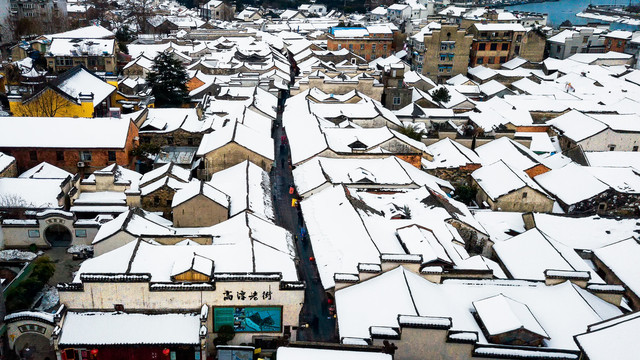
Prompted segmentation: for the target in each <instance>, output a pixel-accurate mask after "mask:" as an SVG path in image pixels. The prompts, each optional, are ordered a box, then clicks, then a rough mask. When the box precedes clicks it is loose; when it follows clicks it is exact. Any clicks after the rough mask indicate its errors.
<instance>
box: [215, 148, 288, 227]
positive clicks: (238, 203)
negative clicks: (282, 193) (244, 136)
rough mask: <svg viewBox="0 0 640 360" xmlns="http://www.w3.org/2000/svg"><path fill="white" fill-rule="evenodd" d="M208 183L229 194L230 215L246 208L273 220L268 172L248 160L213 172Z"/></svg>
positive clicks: (261, 216) (259, 215)
mask: <svg viewBox="0 0 640 360" xmlns="http://www.w3.org/2000/svg"><path fill="white" fill-rule="evenodd" d="M209 184H211V185H212V186H213V187H215V188H216V189H220V191H222V192H224V193H225V194H227V195H228V196H229V206H230V207H229V215H230V216H234V215H236V214H238V213H240V212H242V211H245V210H248V211H250V212H251V213H252V214H254V215H256V216H258V217H260V218H263V219H265V220H270V221H273V220H274V218H275V216H274V209H273V203H272V200H271V180H270V178H269V174H268V173H267V172H266V171H264V170H263V169H262V168H261V167H259V166H258V165H256V164H254V163H252V162H250V161H249V160H245V161H243V162H241V163H239V164H237V165H234V166H232V167H229V168H227V169H224V170H221V171H218V172H216V173H214V174H213V175H212V176H211V180H210V181H209Z"/></svg>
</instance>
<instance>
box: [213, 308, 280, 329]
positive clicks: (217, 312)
mask: <svg viewBox="0 0 640 360" xmlns="http://www.w3.org/2000/svg"><path fill="white" fill-rule="evenodd" d="M223 325H230V326H232V327H233V329H234V331H235V332H281V331H282V307H280V306H249V307H215V308H213V329H214V331H215V332H218V330H219V329H220V327H221V326H223Z"/></svg>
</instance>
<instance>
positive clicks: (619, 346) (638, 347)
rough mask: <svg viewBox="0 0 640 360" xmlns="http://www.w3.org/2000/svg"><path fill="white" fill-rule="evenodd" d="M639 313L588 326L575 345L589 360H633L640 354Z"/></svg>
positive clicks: (577, 338)
mask: <svg viewBox="0 0 640 360" xmlns="http://www.w3.org/2000/svg"><path fill="white" fill-rule="evenodd" d="M638 333H640V312H634V313H630V314H627V315H624V316H620V317H617V318H614V319H611V320H608V321H603V322H599V323H596V324H594V325H591V326H589V328H588V331H587V332H586V333H584V334H580V335H578V336H576V343H578V346H580V349H581V350H582V352H583V353H584V355H586V356H588V357H589V360H608V359H618V360H633V359H635V358H636V356H637V354H638V353H639V352H640V342H639V341H638V337H637V335H638Z"/></svg>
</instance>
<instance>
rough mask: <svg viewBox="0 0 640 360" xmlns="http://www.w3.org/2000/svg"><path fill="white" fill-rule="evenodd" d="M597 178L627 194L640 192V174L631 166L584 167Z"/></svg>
mask: <svg viewBox="0 0 640 360" xmlns="http://www.w3.org/2000/svg"><path fill="white" fill-rule="evenodd" d="M584 169H585V170H587V171H588V172H589V173H591V175H593V176H594V177H595V178H596V179H598V180H600V181H602V182H603V183H605V184H607V185H608V186H609V187H611V188H612V189H614V190H615V191H617V192H621V193H627V194H639V193H640V175H639V173H638V170H634V169H632V168H630V167H621V168H615V167H591V166H587V167H585V168H584Z"/></svg>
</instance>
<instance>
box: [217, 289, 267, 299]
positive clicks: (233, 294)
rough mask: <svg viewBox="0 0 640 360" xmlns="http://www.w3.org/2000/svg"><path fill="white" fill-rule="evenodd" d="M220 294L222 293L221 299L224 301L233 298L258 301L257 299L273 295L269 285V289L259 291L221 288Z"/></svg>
mask: <svg viewBox="0 0 640 360" xmlns="http://www.w3.org/2000/svg"><path fill="white" fill-rule="evenodd" d="M222 295H223V298H222V300H224V301H233V300H234V299H235V300H238V301H258V299H261V300H271V295H273V292H272V291H271V287H269V290H265V291H260V292H258V291H244V290H240V291H231V290H223V291H222Z"/></svg>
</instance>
